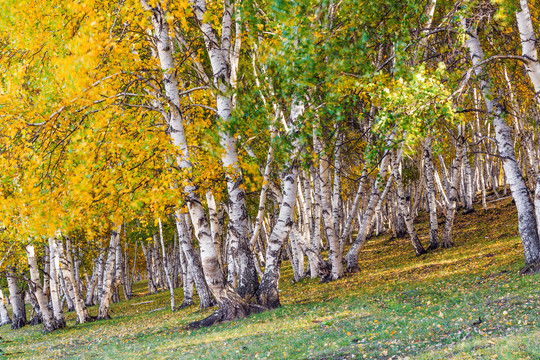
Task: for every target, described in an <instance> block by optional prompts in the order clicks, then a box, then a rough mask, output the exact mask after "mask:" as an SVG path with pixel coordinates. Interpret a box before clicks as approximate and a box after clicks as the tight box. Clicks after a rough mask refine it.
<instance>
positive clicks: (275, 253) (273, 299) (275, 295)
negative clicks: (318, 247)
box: [257, 164, 298, 309]
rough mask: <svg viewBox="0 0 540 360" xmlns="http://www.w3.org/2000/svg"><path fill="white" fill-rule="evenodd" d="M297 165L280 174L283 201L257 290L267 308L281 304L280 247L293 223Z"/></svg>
mask: <svg viewBox="0 0 540 360" xmlns="http://www.w3.org/2000/svg"><path fill="white" fill-rule="evenodd" d="M297 178H298V167H297V165H296V164H293V165H292V166H291V167H290V168H289V169H288V171H286V172H284V173H283V175H282V184H283V201H282V203H281V206H280V208H279V216H278V219H277V222H276V224H275V226H274V228H273V229H272V233H271V234H270V238H269V239H268V246H267V248H266V267H265V269H264V275H263V277H262V279H261V285H260V286H259V289H258V290H257V300H258V303H259V305H262V306H264V307H266V308H267V309H275V308H278V307H280V306H281V304H280V302H279V291H278V286H279V275H280V265H281V262H280V260H281V248H282V247H283V242H284V241H285V239H286V238H287V235H288V234H289V231H290V230H291V226H292V224H293V223H294V208H295V205H296V193H297V189H298V186H297V183H296V181H297Z"/></svg>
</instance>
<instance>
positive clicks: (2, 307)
mask: <svg viewBox="0 0 540 360" xmlns="http://www.w3.org/2000/svg"><path fill="white" fill-rule="evenodd" d="M8 324H11V318H10V317H9V314H8V311H7V308H6V303H5V302H4V293H3V292H2V289H0V326H4V325H8Z"/></svg>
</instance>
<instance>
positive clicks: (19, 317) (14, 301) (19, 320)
mask: <svg viewBox="0 0 540 360" xmlns="http://www.w3.org/2000/svg"><path fill="white" fill-rule="evenodd" d="M6 278H7V283H8V289H9V300H10V302H11V310H12V317H13V319H12V323H11V329H13V330H17V329H20V328H22V327H23V326H25V325H26V324H27V323H28V320H27V319H26V308H25V306H24V299H23V296H22V294H24V292H23V291H21V289H20V288H19V286H18V285H17V275H16V273H15V268H14V267H12V268H10V269H9V271H8V273H7V276H6Z"/></svg>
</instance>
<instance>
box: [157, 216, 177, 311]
mask: <svg viewBox="0 0 540 360" xmlns="http://www.w3.org/2000/svg"><path fill="white" fill-rule="evenodd" d="M158 223H159V241H160V243H161V252H162V256H163V266H164V268H165V276H166V277H167V283H168V284H169V292H170V293H171V311H175V310H176V307H175V305H174V286H173V283H172V276H171V274H170V273H169V267H168V264H167V261H166V259H167V254H166V253H165V242H164V241H163V229H162V226H161V218H158Z"/></svg>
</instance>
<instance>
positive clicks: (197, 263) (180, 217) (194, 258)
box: [176, 212, 215, 310]
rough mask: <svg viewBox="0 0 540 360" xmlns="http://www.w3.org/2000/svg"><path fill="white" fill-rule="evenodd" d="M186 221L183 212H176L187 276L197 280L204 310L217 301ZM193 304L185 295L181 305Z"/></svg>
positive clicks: (201, 305)
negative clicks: (213, 296) (208, 283)
mask: <svg viewBox="0 0 540 360" xmlns="http://www.w3.org/2000/svg"><path fill="white" fill-rule="evenodd" d="M186 221H187V219H186V217H185V216H184V214H183V213H180V212H177V213H176V230H177V231H178V241H179V242H180V249H181V251H182V252H183V253H184V256H185V258H186V259H185V260H186V265H187V270H188V274H187V275H186V276H189V277H190V278H191V279H190V281H191V282H195V286H196V287H197V293H198V294H199V301H200V307H201V310H202V309H206V308H209V307H211V306H213V305H214V304H215V302H214V299H213V298H212V293H211V292H210V289H209V287H208V285H207V283H206V279H205V277H204V272H203V268H202V266H201V259H200V257H199V254H197V252H196V251H195V249H193V244H192V241H191V234H190V233H189V232H188V230H187V225H186ZM184 285H185V284H184ZM184 289H185V286H184ZM191 291H193V290H191ZM191 296H193V295H191ZM192 304H193V301H192V300H191V299H188V301H187V302H186V298H185V295H184V303H182V305H181V306H180V307H185V306H188V305H192Z"/></svg>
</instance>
